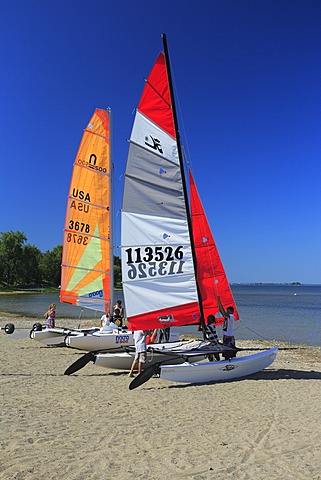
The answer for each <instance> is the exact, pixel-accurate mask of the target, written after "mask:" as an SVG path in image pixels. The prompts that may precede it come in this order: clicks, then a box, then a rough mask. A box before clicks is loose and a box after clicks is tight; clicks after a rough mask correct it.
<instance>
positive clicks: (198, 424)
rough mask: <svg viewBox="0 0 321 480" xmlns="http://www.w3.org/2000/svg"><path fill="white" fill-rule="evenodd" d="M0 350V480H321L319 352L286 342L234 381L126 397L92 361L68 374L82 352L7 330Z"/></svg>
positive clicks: (114, 377) (160, 387)
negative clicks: (263, 366) (263, 365)
mask: <svg viewBox="0 0 321 480" xmlns="http://www.w3.org/2000/svg"><path fill="white" fill-rule="evenodd" d="M8 321H10V322H12V323H14V324H15V325H16V326H30V325H32V323H33V322H32V321H31V320H30V319H29V320H28V319H25V318H17V317H14V316H11V317H9V316H5V315H3V316H0V325H1V326H2V327H3V326H4V325H5V323H7V322H8ZM70 326H71V325H70ZM0 344H1V398H2V402H1V410H2V412H1V413H2V415H1V460H0V479H19V480H20V479H21V480H27V479H30V480H31V479H32V480H42V479H46V480H48V479H50V480H61V478H65V479H67V480H69V479H77V480H85V479H86V480H87V479H98V478H102V479H104V478H106V479H107V478H108V479H120V478H121V479H137V478H139V479H155V480H156V479H169V478H171V479H193V480H203V479H206V480H207V479H215V480H223V479H227V478H229V479H235V480H236V479H237V480H241V479H242V480H243V479H244V480H253V479H255V480H261V479H278V480H279V479H282V480H285V479H289V480H293V479H296V480H300V479H302V480H307V479H311V480H320V479H321V435H320V433H321V381H320V380H321V348H320V347H307V346H304V345H288V344H280V352H279V354H278V357H277V360H276V361H275V362H274V363H273V364H272V365H271V367H269V368H268V369H267V370H265V371H263V372H260V373H257V374H255V375H252V376H251V377H247V378H246V379H242V380H238V381H234V382H228V383H216V384H209V385H190V384H175V383H171V382H166V381H165V380H160V379H157V378H152V379H151V380H150V381H149V382H147V383H146V384H144V385H143V386H142V387H140V388H138V389H136V390H133V391H129V389H128V385H129V383H130V379H129V378H128V376H127V372H121V371H115V370H107V369H103V368H99V367H95V366H93V364H91V363H90V364H88V365H87V366H86V367H84V368H83V369H82V370H80V371H79V372H78V373H77V374H75V375H73V376H70V377H67V376H64V375H63V373H64V371H65V369H66V368H67V367H68V366H69V365H70V364H71V363H73V362H74V361H75V360H76V359H77V358H79V355H82V354H83V353H80V352H77V351H74V350H69V349H67V348H54V347H46V346H43V345H41V344H39V343H38V342H35V341H32V340H30V339H29V338H20V339H17V338H10V336H8V335H6V334H5V333H4V332H0ZM238 346H242V347H244V348H250V347H264V346H272V345H271V344H270V345H267V344H266V343H265V342H255V344H254V343H253V342H250V341H242V342H238Z"/></svg>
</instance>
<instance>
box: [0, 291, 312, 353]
mask: <svg viewBox="0 0 321 480" xmlns="http://www.w3.org/2000/svg"><path fill="white" fill-rule="evenodd" d="M232 290H233V294H234V297H235V301H236V304H237V306H238V310H239V313H240V317H241V320H240V321H239V322H236V324H235V336H236V338H241V339H260V338H264V339H271V340H276V341H280V340H283V341H286V342H290V343H304V344H307V345H317V346H321V285H318V286H306V285H304V286H297V287H296V286H275V285H273V286H261V285H258V286H256V285H255V286H253V285H233V286H232ZM114 298H115V301H116V300H118V299H121V300H123V296H122V293H121V292H119V291H116V292H115V296H114ZM50 303H56V304H57V324H58V325H63V318H64V317H65V318H79V317H80V316H81V318H97V319H99V318H100V316H101V312H94V311H88V310H82V309H81V308H80V307H75V306H72V305H67V304H64V303H60V302H59V295H58V294H50V295H47V294H19V295H0V311H1V312H10V313H16V314H18V315H23V316H28V317H31V318H33V319H37V318H38V319H42V318H43V317H42V315H43V313H44V312H45V311H46V310H47V309H48V306H49V304H50ZM1 326H3V325H1ZM179 331H180V332H181V333H193V334H194V333H195V334H196V333H197V327H194V326H193V327H180V330H179ZM218 333H219V335H221V331H220V329H219V330H218Z"/></svg>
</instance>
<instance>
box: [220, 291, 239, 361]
mask: <svg viewBox="0 0 321 480" xmlns="http://www.w3.org/2000/svg"><path fill="white" fill-rule="evenodd" d="M217 300H218V308H219V310H220V312H221V314H222V315H223V317H224V325H223V345H225V346H226V347H231V348H236V347H235V337H234V322H235V318H234V308H233V307H227V309H226V310H225V309H224V307H223V305H222V303H221V300H220V297H218V299H217ZM223 356H224V358H225V360H229V359H230V358H233V357H236V352H232V351H231V352H224V353H223Z"/></svg>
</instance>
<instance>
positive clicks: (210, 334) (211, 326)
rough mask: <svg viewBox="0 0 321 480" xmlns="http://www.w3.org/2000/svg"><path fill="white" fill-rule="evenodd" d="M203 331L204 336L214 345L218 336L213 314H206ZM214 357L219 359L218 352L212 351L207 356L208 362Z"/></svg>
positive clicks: (216, 343)
mask: <svg viewBox="0 0 321 480" xmlns="http://www.w3.org/2000/svg"><path fill="white" fill-rule="evenodd" d="M204 333H205V338H206V339H207V340H209V341H210V342H211V344H212V345H213V346H214V347H215V346H216V345H218V344H219V343H218V336H217V332H216V327H215V316H214V315H208V317H207V325H206V324H204ZM214 358H215V359H216V360H217V361H218V362H219V361H220V354H219V353H213V354H211V355H209V356H208V359H209V361H210V362H213V360H214Z"/></svg>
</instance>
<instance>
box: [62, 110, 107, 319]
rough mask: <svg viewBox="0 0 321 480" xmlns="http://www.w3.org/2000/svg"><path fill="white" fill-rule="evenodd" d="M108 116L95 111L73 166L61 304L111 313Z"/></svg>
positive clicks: (104, 112) (63, 262)
mask: <svg viewBox="0 0 321 480" xmlns="http://www.w3.org/2000/svg"><path fill="white" fill-rule="evenodd" d="M109 139H110V118H109V112H108V111H105V110H101V109H96V110H95V112H94V114H93V116H92V118H91V120H90V122H89V124H88V126H87V127H86V128H85V130H84V133H83V136H82V140H81V143H80V146H79V149H78V152H77V155H76V159H75V162H74V166H73V172H72V178H71V183H70V189H69V194H68V197H67V209H66V218H65V225H64V241H63V259H62V269H61V292H60V300H61V301H62V302H67V303H73V304H75V305H79V306H82V307H86V308H92V309H95V310H101V311H109V310H110V305H111V293H112V289H111V282H112V268H113V254H112V238H111V237H112V236H111V226H110V224H111V208H112V205H111V202H112V198H111V159H110V140H109Z"/></svg>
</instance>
